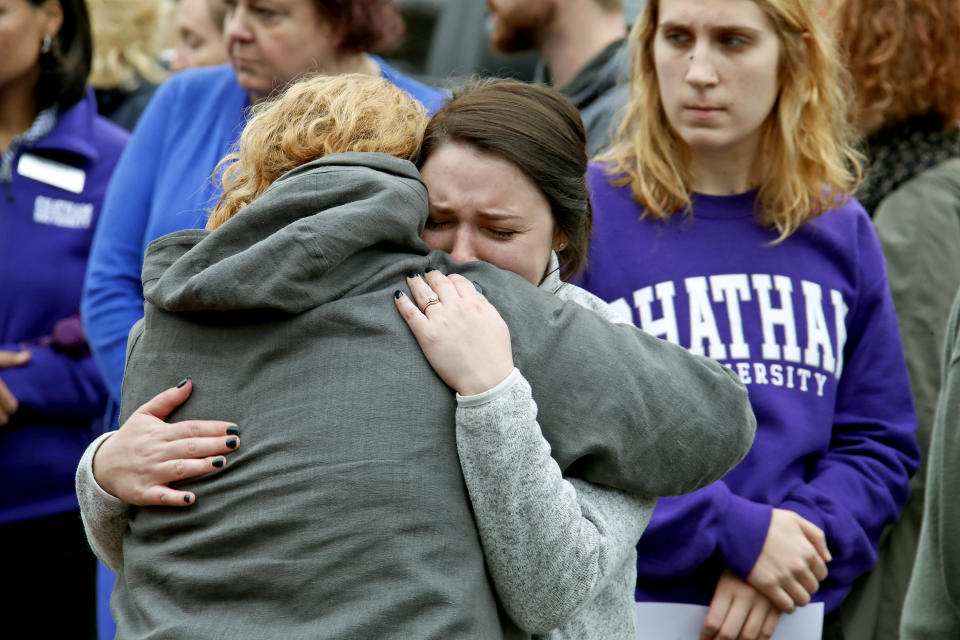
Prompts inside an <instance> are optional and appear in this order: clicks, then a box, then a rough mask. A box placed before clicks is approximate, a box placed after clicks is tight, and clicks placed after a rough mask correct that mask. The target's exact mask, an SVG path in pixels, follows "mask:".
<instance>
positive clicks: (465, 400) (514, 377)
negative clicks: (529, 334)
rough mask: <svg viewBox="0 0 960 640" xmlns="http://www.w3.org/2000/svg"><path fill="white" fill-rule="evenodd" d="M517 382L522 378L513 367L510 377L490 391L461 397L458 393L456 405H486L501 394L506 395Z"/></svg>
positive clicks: (462, 406)
mask: <svg viewBox="0 0 960 640" xmlns="http://www.w3.org/2000/svg"><path fill="white" fill-rule="evenodd" d="M519 380H523V376H521V375H520V370H519V369H517V368H516V367H514V368H513V371H511V372H510V375H508V376H507V377H506V378H504V379H503V381H502V382H500V384H498V385H497V386H495V387H493V388H492V389H487V390H486V391H484V392H482V393H478V394H476V395H472V396H462V395H460V394H459V393H458V394H457V405H458V406H460V407H461V408H467V407H479V406H480V405H483V404H487V403H488V402H493V401H494V400H496V399H497V398H499V397H500V396H502V395H503V394H505V393H507V391H508V390H509V389H510V387H512V386H513V385H515V384H516V383H517V382H518V381H519Z"/></svg>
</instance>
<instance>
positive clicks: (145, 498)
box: [93, 379, 240, 507]
mask: <svg viewBox="0 0 960 640" xmlns="http://www.w3.org/2000/svg"><path fill="white" fill-rule="evenodd" d="M192 390H193V382H192V381H191V380H189V379H187V380H185V381H184V382H183V383H181V384H180V385H179V386H177V387H173V388H170V389H167V390H166V391H164V392H162V393H160V394H158V395H156V396H154V397H153V399H151V400H150V401H148V402H147V403H146V404H144V405H143V406H141V407H140V408H139V409H137V410H136V411H135V412H134V413H133V415H131V416H130V417H129V418H128V419H127V421H126V422H124V423H123V426H121V427H120V429H119V430H118V431H117V432H116V433H114V434H113V435H112V436H110V437H109V438H107V439H106V440H104V441H103V443H102V444H101V445H100V448H99V449H97V452H96V454H95V455H94V458H93V476H94V478H95V479H96V481H97V483H98V484H99V485H100V486H101V487H102V488H103V489H104V490H105V491H106V492H107V493H110V494H111V495H114V496H116V497H117V498H120V499H121V500H123V501H124V502H127V503H129V504H135V505H140V506H144V505H165V506H169V507H185V506H189V505H191V504H193V503H194V502H196V496H195V495H194V494H193V492H190V491H179V490H176V489H173V488H171V487H170V486H169V483H171V482H174V481H175V480H185V479H187V478H193V477H196V476H200V475H203V474H205V473H211V472H213V471H217V470H219V469H221V468H223V467H224V466H225V465H226V457H225V456H224V455H223V454H226V453H229V452H231V451H235V450H236V449H237V447H239V446H240V438H239V434H240V430H239V428H238V427H237V426H236V425H235V424H233V423H230V422H223V421H219V420H185V421H183V422H172V423H167V422H164V419H165V418H166V417H167V416H168V415H170V413H171V412H172V411H173V410H174V409H176V408H177V407H178V406H180V405H181V404H183V403H184V402H185V401H186V399H187V398H188V397H189V396H190V392H191V391H192Z"/></svg>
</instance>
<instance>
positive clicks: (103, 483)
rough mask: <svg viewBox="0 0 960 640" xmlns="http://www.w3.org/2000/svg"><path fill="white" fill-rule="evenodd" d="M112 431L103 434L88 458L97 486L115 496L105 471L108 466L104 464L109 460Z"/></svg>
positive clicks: (108, 475)
mask: <svg viewBox="0 0 960 640" xmlns="http://www.w3.org/2000/svg"><path fill="white" fill-rule="evenodd" d="M111 435H112V433H107V434H104V436H105V437H104V438H103V440H101V441H100V443H99V444H98V445H97V448H96V450H95V451H94V452H93V457H92V458H91V460H90V472H91V474H92V475H93V479H94V481H96V483H97V486H99V487H100V488H101V489H103V490H104V491H106V492H107V493H109V494H110V495H111V496H114V497H116V496H117V494H116V490H115V489H114V487H113V486H111V484H110V482H109V478H110V474H109V473H108V472H106V469H107V468H109V464H105V462H106V461H107V460H109V455H110V446H111V441H112V440H113V438H111V437H110V436H111Z"/></svg>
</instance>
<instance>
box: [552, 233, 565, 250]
mask: <svg viewBox="0 0 960 640" xmlns="http://www.w3.org/2000/svg"><path fill="white" fill-rule="evenodd" d="M566 248H567V234H565V233H564V232H563V231H561V230H560V229H557V230H556V231H554V232H553V250H554V251H556V252H557V253H560V252H561V251H563V250H564V249H566Z"/></svg>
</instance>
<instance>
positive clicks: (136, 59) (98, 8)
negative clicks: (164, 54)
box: [87, 0, 173, 89]
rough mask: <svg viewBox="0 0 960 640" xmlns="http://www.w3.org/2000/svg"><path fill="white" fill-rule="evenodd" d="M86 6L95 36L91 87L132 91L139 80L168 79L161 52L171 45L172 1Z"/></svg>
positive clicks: (91, 2) (90, 1)
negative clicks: (161, 60) (118, 88)
mask: <svg viewBox="0 0 960 640" xmlns="http://www.w3.org/2000/svg"><path fill="white" fill-rule="evenodd" d="M87 7H88V8H89V10H90V31H91V33H92V35H93V60H92V64H91V66H90V80H89V82H90V86H92V87H95V88H97V89H111V88H114V87H123V88H127V89H133V88H136V86H137V85H138V84H139V82H140V78H143V79H144V80H147V81H148V82H152V83H154V84H158V83H160V82H163V80H165V79H166V77H167V76H168V75H169V72H168V71H167V70H166V69H164V68H163V66H162V65H161V64H160V52H161V51H162V50H163V49H164V48H165V47H167V46H169V45H170V44H171V43H172V37H171V36H172V31H171V30H170V28H169V22H170V20H171V19H172V15H173V8H172V6H171V3H170V2H167V1H164V0H87ZM138 76H139V77H138Z"/></svg>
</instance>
